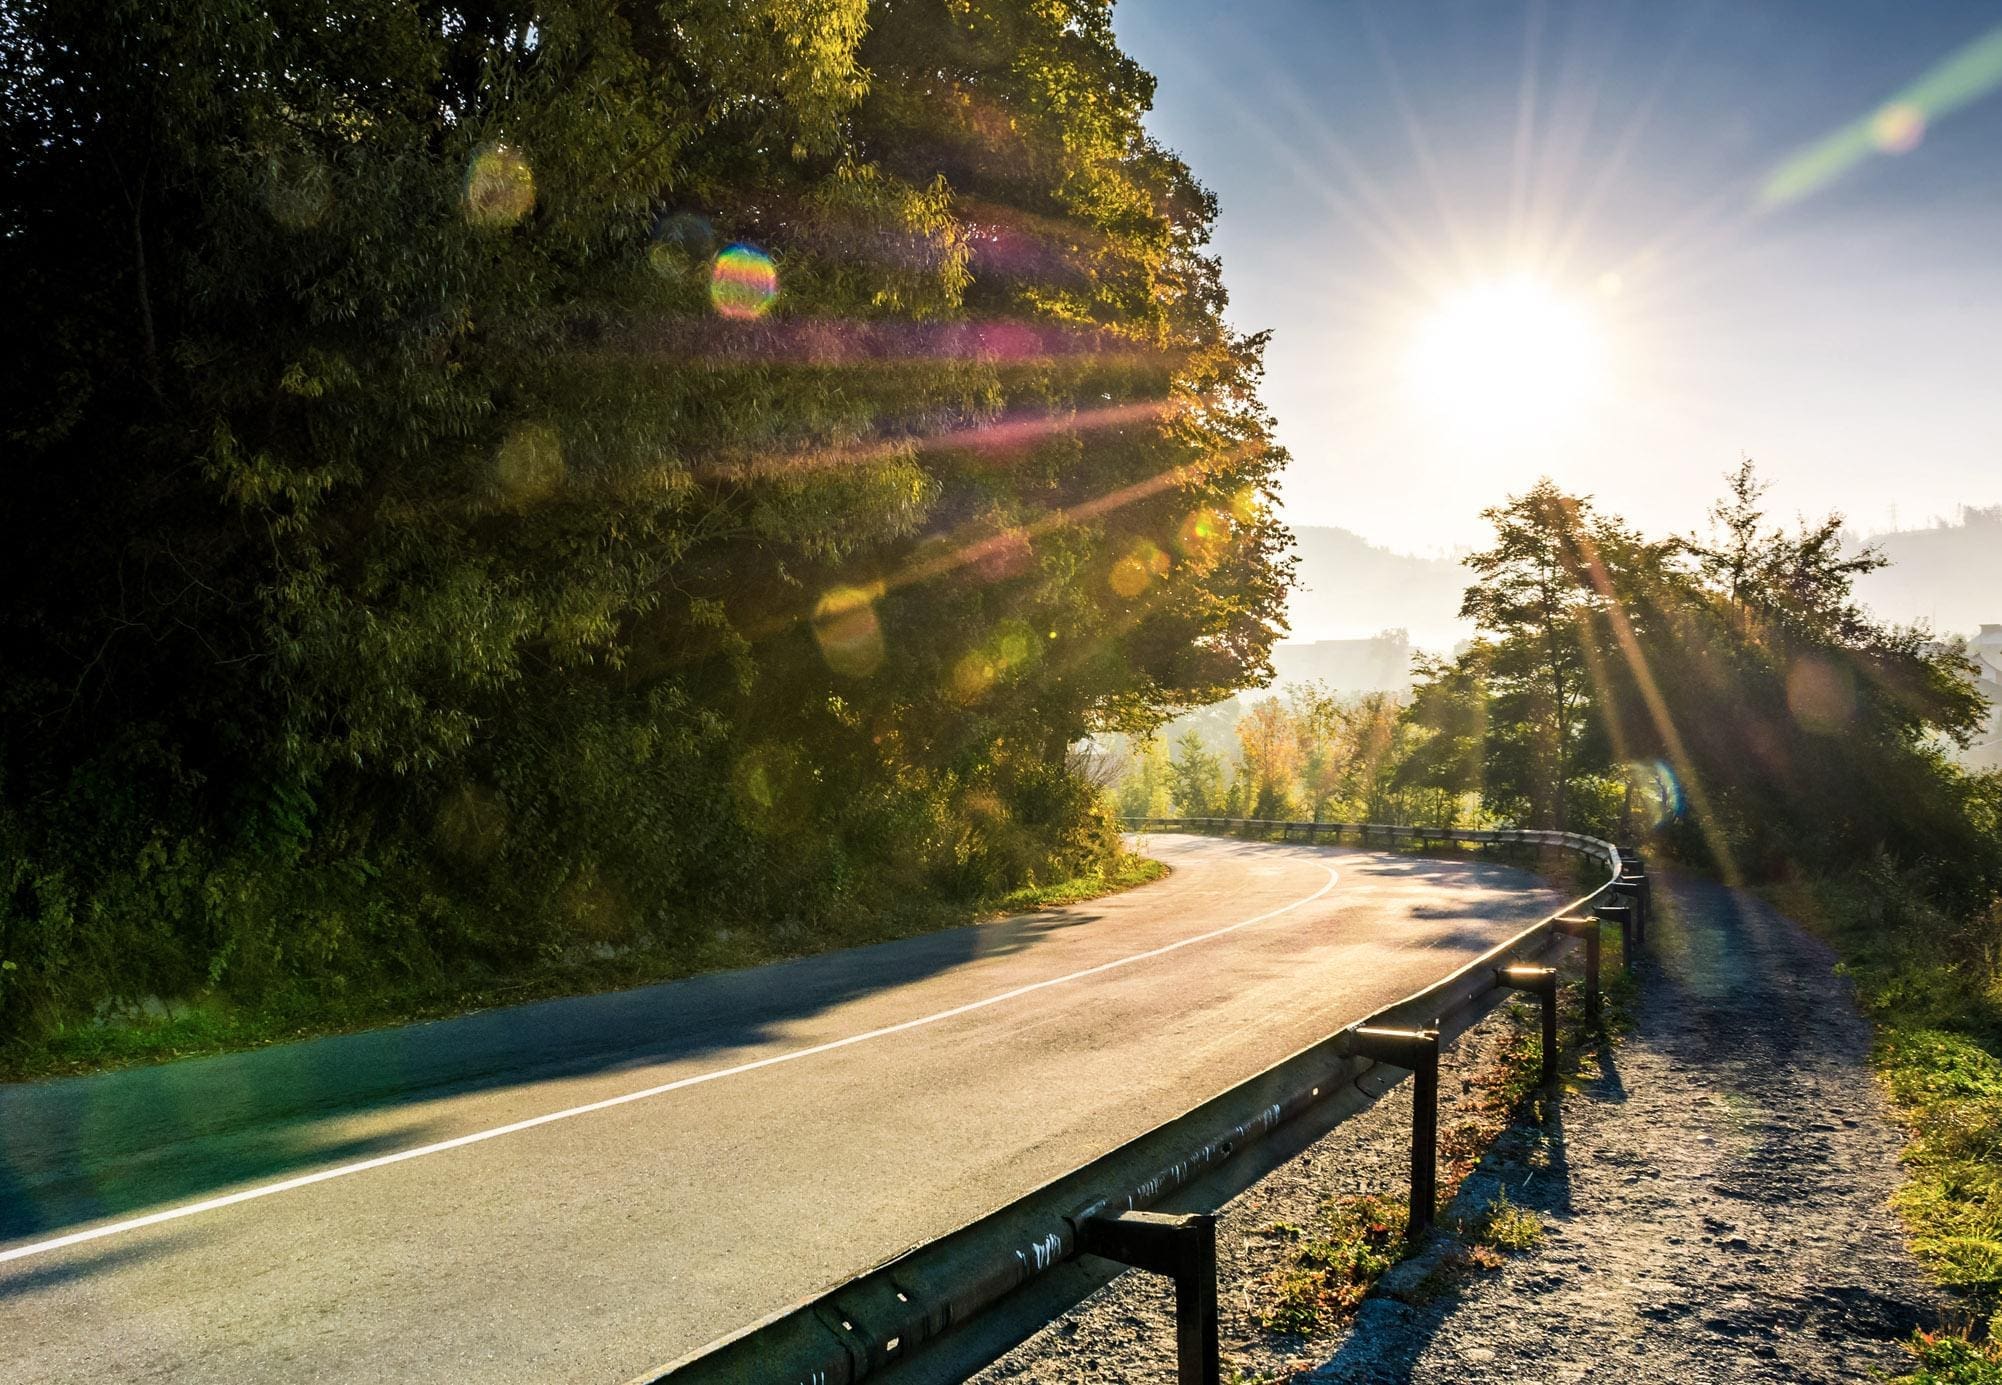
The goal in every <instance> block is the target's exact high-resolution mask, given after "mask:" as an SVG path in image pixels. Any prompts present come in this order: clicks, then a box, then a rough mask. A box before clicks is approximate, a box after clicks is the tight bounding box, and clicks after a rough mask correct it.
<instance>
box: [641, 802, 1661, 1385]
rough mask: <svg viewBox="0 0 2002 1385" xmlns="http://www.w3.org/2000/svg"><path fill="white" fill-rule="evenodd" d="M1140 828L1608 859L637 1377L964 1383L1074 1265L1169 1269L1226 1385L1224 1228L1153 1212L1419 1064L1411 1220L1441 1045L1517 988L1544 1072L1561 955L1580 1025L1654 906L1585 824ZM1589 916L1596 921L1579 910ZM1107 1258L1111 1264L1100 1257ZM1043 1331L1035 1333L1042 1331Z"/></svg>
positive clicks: (1191, 1356) (1191, 821)
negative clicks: (1606, 958) (1361, 1011)
mask: <svg viewBox="0 0 2002 1385" xmlns="http://www.w3.org/2000/svg"><path fill="white" fill-rule="evenodd" d="M1128 822H1129V824H1130V825H1132V826H1134V827H1137V828H1139V829H1142V830H1146V829H1157V830H1182V831H1209V832H1215V831H1230V832H1240V833H1243V832H1254V831H1255V832H1257V833H1259V834H1260V835H1261V836H1264V837H1267V838H1269V837H1271V836H1272V835H1273V834H1274V833H1277V834H1278V836H1279V838H1280V839H1281V840H1305V841H1308V842H1317V841H1325V840H1327V839H1328V838H1330V837H1333V838H1335V839H1337V840H1339V839H1340V838H1341V837H1342V836H1344V835H1355V836H1358V837H1359V838H1360V839H1361V840H1362V841H1364V842H1365V843H1367V842H1369V841H1371V840H1373V839H1379V840H1382V841H1383V842H1385V843H1386V844H1389V845H1396V844H1402V843H1413V844H1419V845H1423V844H1425V843H1429V842H1452V843H1456V844H1461V845H1480V846H1508V845H1516V846H1533V847H1544V848H1556V849H1560V850H1566V851H1573V852H1577V853H1579V854H1581V855H1583V856H1586V857H1588V858H1591V859H1594V860H1599V861H1602V862H1603V863H1604V864H1605V865H1606V867H1607V876H1606V879H1605V881H1604V883H1602V884H1600V885H1598V886H1596V887H1594V888H1593V889H1591V890H1590V891H1588V892H1586V893H1585V894H1583V895H1581V896H1579V897H1578V898H1577V899H1574V900H1573V901H1571V903H1570V904H1568V905H1566V906H1565V907H1564V908H1563V909H1561V910H1559V911H1558V912H1556V913H1554V914H1551V915H1549V916H1548V917H1546V918H1544V919H1541V920H1539V921H1538V922H1536V923H1534V924H1532V925H1530V926H1529V927H1528V928H1525V929H1523V930H1522V931H1521V932H1520V933H1517V934H1516V935H1515V936H1514V937H1512V938H1509V939H1508V940H1507V941H1505V942H1502V943H1500V944H1498V945H1497V946H1495V947H1493V948H1490V949H1489V950H1488V951H1487V952H1484V953H1482V954H1481V955H1480V956H1479V957H1476V958H1475V959H1474V960H1473V961H1471V962H1468V963H1467V964H1466V965H1465V966H1463V967H1461V968H1459V969H1458V970H1457V971H1455V972H1453V973H1452V974H1451V975H1449V976H1446V977H1444V978H1442V979H1441V980H1439V981H1437V982H1435V983H1434V984H1432V985H1430V986H1427V987H1426V988H1425V989H1423V990H1421V991H1419V992H1417V993H1416V994H1414V995H1410V996H1407V997H1405V998H1404V999H1403V1000H1400V1001H1398V1002H1396V1003H1395V1004H1392V1005H1387V1006H1385V1007H1383V1008H1382V1009H1380V1010H1377V1011H1375V1012H1374V1013H1373V1014H1370V1015H1367V1016H1365V1017H1363V1018H1362V1019H1360V1020H1358V1021H1356V1022H1355V1023H1353V1024H1350V1025H1348V1026H1347V1027H1346V1028H1343V1029H1341V1030H1338V1031H1336V1032H1335V1033H1334V1034H1331V1035H1329V1036H1328V1037H1327V1038H1325V1039H1323V1040H1321V1041H1320V1042H1318V1043H1315V1044H1311V1045H1309V1046H1308V1047H1307V1048H1304V1049H1302V1050H1300V1051H1299V1052H1298V1053H1295V1054H1293V1055H1292V1056H1291V1057H1289V1058H1285V1059H1283V1060H1281V1061H1280V1062H1278V1063H1276V1064H1274V1065H1273V1066H1272V1067H1270V1068H1267V1069H1266V1070H1265V1071H1264V1072H1262V1073H1259V1074H1258V1075H1257V1076H1255V1077H1252V1078H1249V1079H1247V1080H1246V1081H1244V1082H1240V1083H1239V1084H1238V1085H1236V1086H1235V1087H1232V1088H1231V1089H1230V1090H1229V1091H1226V1092H1224V1093H1223V1094H1222V1095H1221V1096H1218V1097H1215V1098H1213V1099H1211V1100H1209V1101H1206V1102H1204V1103H1203V1104H1202V1105H1200V1106H1197V1107H1195V1108H1194V1109H1193V1110H1190V1111H1188V1112H1186V1113H1184V1114H1183V1115H1181V1116H1178V1117H1176V1118H1175V1119H1173V1120H1170V1121H1168V1122H1166V1123H1165V1124H1162V1125H1160V1126H1157V1127H1155V1128H1154V1129H1153V1130H1151V1131H1149V1132H1147V1133H1146V1134H1144V1135H1141V1136H1139V1137H1138V1138H1136V1139H1134V1140H1131V1141H1129V1142H1128V1143H1126V1144H1124V1145H1122V1146H1120V1147H1119V1148H1118V1149H1115V1150H1113V1151H1112V1152H1111V1153H1109V1154H1106V1155H1104V1156H1102V1157H1101V1158H1098V1159H1094V1160H1092V1161H1091V1162H1090V1163H1088V1164H1086V1165H1084V1166H1083V1167H1081V1168H1078V1169H1076V1170H1073V1171H1072V1172H1071V1173H1068V1174H1065V1175H1064V1176H1063V1177H1061V1178H1058V1179H1056V1180H1054V1181H1053V1182H1050V1183H1047V1184H1045V1185H1044V1186H1042V1187H1040V1188H1037V1189H1036V1190H1034V1191H1033V1192H1030V1193H1027V1194H1025V1195H1024V1196H1022V1197H1019V1198H1017V1199H1015V1200H1014V1201H1013V1202H1011V1203H1009V1204H1008V1205H1007V1206H1005V1207H1003V1208H1001V1209H999V1210H998V1211H995V1212H993V1213H990V1214H989V1215H987V1216H985V1217H982V1218H980V1219H979V1220H978V1221H975V1222H973V1223H972V1224H970V1225H968V1226H966V1227H963V1228H961V1229H960V1230H958V1231H954V1232H952V1233H950V1234H949V1235H946V1236H942V1237H940V1238H938V1239H936V1240H933V1241H928V1242H926V1243H924V1244H922V1245H918V1246H915V1247H913V1248H911V1249H910V1250H907V1251H905V1252H903V1253H902V1254H901V1255H898V1256H895V1257H893V1258H891V1259H890V1260H888V1261H886V1262H884V1263H883V1264H881V1265H878V1266H877V1267H876V1268H874V1269H872V1270H868V1271H866V1272H865V1273H863V1274H860V1275H857V1276H856V1277H854V1278H853V1279H850V1280H848V1281H847V1282H846V1283H843V1284H840V1285H837V1286H836V1287H834V1288H832V1289H829V1290H827V1291H826V1292H824V1293H821V1294H818V1295H816V1296H814V1297H813V1298H811V1299H808V1300H806V1301H805V1302H802V1303H799V1304H796V1305H794V1306H793V1307H791V1308H788V1309H784V1310H782V1311H780V1312H778V1313H774V1314H772V1315H771V1316H769V1317H767V1318H765V1319H764V1320H762V1321H760V1322H757V1323H754V1324H752V1325H751V1326H749V1327H746V1328H744V1329H743V1330H741V1331H739V1332H736V1333H733V1334H732V1335H730V1336H728V1337H725V1338H723V1339H722V1340H720V1341H717V1342H713V1343H711V1344H710V1345H709V1346H706V1347H703V1348H702V1349H700V1350H699V1351H696V1352H693V1353H691V1354H690V1355H688V1356H685V1357H682V1358H681V1359H679V1360H677V1361H674V1362H672V1363H670V1364H669V1365H666V1366H663V1367H661V1368H659V1369H658V1370H655V1371H650V1372H648V1373H647V1374H646V1375H644V1376H642V1377H640V1380H642V1381H645V1382H649V1385H654V1383H655V1382H674V1385H753V1382H756V1385H774V1383H776V1385H853V1382H857V1381H862V1380H866V1379H879V1380H882V1381H886V1382H897V1383H898V1385H901V1383H902V1382H915V1381H919V1380H926V1381H930V1380H948V1379H957V1378H960V1377H961V1376H963V1375H965V1374H966V1373H968V1372H969V1371H970V1370H971V1369H974V1368H977V1367H978V1366H980V1365H983V1364H985V1363H986V1362H987V1361H989V1360H992V1359H994V1358H996V1357H998V1356H999V1355H1001V1354H1002V1353H1003V1352H1005V1351H1006V1350H1007V1349H1008V1348H1009V1347H1010V1346H1012V1345H1014V1343H1015V1342H1016V1341H1018V1340H1020V1338H1021V1336H1023V1335H1025V1333H1022V1332H1012V1331H1009V1330H1007V1329H1003V1330H1002V1333H1001V1336H999V1337H997V1336H996V1335H995V1333H994V1332H993V1331H991V1330H990V1331H989V1332H987V1333H986V1334H985V1335H983V1334H982V1332H981V1328H982V1326H983V1324H984V1323H988V1322H989V1320H991V1319H993V1318H996V1317H1000V1316H1004V1315H1001V1314H995V1313H993V1312H991V1310H994V1309H996V1308H997V1307H1001V1306H1005V1305H1006V1304H1007V1303H1009V1302H1010V1301H1011V1300H1012V1301H1013V1302H1015V1303H1017V1304H1021V1303H1022V1301H1023V1299H1024V1298H1025V1297H1026V1296H1031V1295H1032V1286H1034V1285H1036V1284H1037V1282H1038V1281H1044V1282H1048V1281H1052V1280H1054V1279H1055V1278H1056V1276H1057V1275H1058V1274H1059V1273H1060V1272H1062V1271H1065V1270H1071V1271H1073V1281H1072V1282H1070V1283H1069V1284H1067V1285H1054V1284H1051V1285H1049V1288H1050V1294H1049V1295H1045V1297H1046V1298H1050V1297H1051V1296H1052V1295H1053V1296H1054V1297H1053V1298H1052V1299H1051V1302H1049V1303H1041V1302H1039V1303H1037V1304H1031V1305H1028V1309H1029V1316H1031V1317H1040V1318H1042V1320H1045V1321H1047V1320H1048V1318H1049V1317H1051V1316H1054V1315H1055V1314H1056V1313H1058V1312H1061V1311H1063V1309H1064V1308H1066V1307H1068V1306H1069V1303H1073V1302H1075V1301H1076V1300H1077V1299H1078V1298H1081V1297H1082V1296H1083V1293H1085V1292H1089V1290H1090V1289H1091V1288H1093V1287H1096V1285H1097V1283H1100V1282H1103V1280H1104V1279H1105V1278H1106V1277H1109V1275H1107V1274H1106V1273H1104V1272H1101V1271H1095V1272H1092V1273H1086V1274H1077V1273H1075V1272H1076V1271H1077V1270H1078V1269H1079V1268H1080V1267H1081V1266H1082V1265H1083V1264H1084V1263H1085V1262H1086V1261H1087V1260H1090V1259H1093V1258H1095V1259H1096V1260H1097V1261H1101V1262H1104V1261H1109V1262H1113V1263H1115V1264H1118V1265H1130V1266H1133V1267H1136V1268H1140V1269H1145V1270H1150V1271H1153V1272H1155V1273H1159V1274H1164V1275H1167V1276H1169V1277H1170V1278H1172V1279H1173V1280H1174V1283H1175V1320H1176V1345H1177V1349H1176V1355H1177V1358H1178V1371H1179V1376H1178V1378H1179V1380H1180V1381H1181V1382H1182V1385H1217V1382H1218V1381H1219V1378H1220V1369H1219V1353H1218V1340H1217V1310H1216V1241H1215V1220H1214V1218H1213V1217H1212V1216H1210V1215H1208V1214H1202V1213H1196V1214H1184V1215H1163V1214H1157V1213H1151V1212H1148V1211H1147V1210H1146V1209H1147V1208H1149V1207H1152V1206H1154V1205H1156V1204H1158V1203H1160V1202H1162V1201H1163V1200H1164V1199H1167V1198H1169V1197H1170V1196H1171V1195H1172V1194H1174V1193H1175V1192H1177V1191H1178V1190H1181V1189H1183V1188H1186V1187H1188V1186H1189V1185H1191V1184H1193V1183H1195V1182H1196V1181H1197V1180H1199V1179H1203V1178H1206V1177H1209V1176H1211V1175H1214V1174H1217V1173H1218V1171H1219V1170H1222V1169H1223V1168H1224V1166H1225V1165H1226V1163H1227V1162H1228V1161H1230V1160H1233V1159H1237V1158H1239V1157H1240V1156H1242V1155H1243V1154H1244V1152H1245V1151H1246V1150H1247V1149H1249V1148H1252V1147H1253V1146H1255V1145H1257V1144H1259V1143H1260V1142H1261V1141H1263V1140H1265V1139H1267V1138H1268V1137H1270V1136H1271V1135H1272V1133H1273V1132H1274V1131H1277V1130H1280V1129H1282V1128H1284V1127H1286V1126H1288V1125H1290V1124H1292V1123H1293V1122H1295V1121H1298V1120H1299V1119H1300V1118H1301V1117H1302V1116H1304V1115H1306V1114H1308V1113H1309V1112H1313V1113H1315V1114H1316V1115H1317V1116H1318V1117H1319V1118H1320V1120H1321V1121H1322V1122H1323V1123H1324V1124H1325V1125H1327V1126H1332V1125H1333V1124H1334V1123H1336V1122H1337V1121H1339V1120H1343V1119H1346V1118H1347V1117H1348V1116H1349V1115H1352V1114H1354V1113H1355V1112H1357V1111H1360V1110H1362V1109H1364V1108H1365V1107H1367V1106H1369V1105H1370V1104H1371V1103H1372V1102H1374V1101H1375V1100H1376V1099H1377V1098H1378V1097H1379V1096H1381V1095H1382V1094H1383V1093H1384V1092H1386V1091H1389V1090H1390V1089H1391V1088H1392V1087H1394V1086H1395V1085H1397V1083H1398V1082H1400V1081H1402V1080H1403V1077H1404V1074H1406V1073H1410V1074H1413V1075H1414V1080H1415V1083H1416V1086H1415V1089H1414V1098H1415V1099H1414V1102H1413V1108H1412V1140H1411V1224H1412V1226H1413V1227H1414V1228H1420V1229H1422V1228H1424V1227H1427V1226H1429V1225H1431V1223H1432V1221H1433V1218H1434V1215H1435V1212H1436V1205H1435V1204H1436V1201H1437V1195H1436V1188H1437V1183H1436V1179H1437V1167H1438V1150H1437V1138H1438V1105H1437V1103H1438V1082H1439V1050H1440V1047H1441V1046H1442V1045H1443V1044H1446V1043H1449V1042H1451V1040H1452V1039H1453V1038H1455V1037H1457V1036H1458V1035H1459V1034H1461V1033H1463V1032H1465V1031H1466V1030H1467V1029H1469V1028H1471V1027H1472V1026H1473V1025H1474V1024H1475V1023H1477V1022H1478V1021H1479V1020H1480V1019H1481V1017H1482V1016H1484V1015H1485V1014H1486V1013H1487V1012H1488V1011H1489V1010H1491V1009H1492V1008H1493V1007H1494V1006H1495V1005H1497V1004H1499V1003H1500V1002H1501V1001H1502V1000H1503V999H1505V998H1506V997H1507V996H1508V995H1509V994H1511V993H1513V992H1516V991H1524V992H1528V993H1531V994H1534V995H1536V996H1537V997H1538V998H1539V999H1540V1001H1541V1008H1542V1019H1543V1026H1542V1027H1543V1073H1542V1076H1543V1080H1544V1081H1545V1083H1546V1084H1554V1081H1555V1077H1556V1072H1557V976H1556V971H1555V969H1554V968H1553V967H1550V966H1547V965H1545V963H1546V962H1548V961H1550V960H1553V959H1554V958H1555V956H1556V954H1557V953H1558V952H1560V951H1561V950H1563V949H1564V948H1565V946H1566V944H1568V943H1569V942H1570V941H1571V940H1572V939H1573V938H1579V939H1582V940H1583V941H1584V944H1585V984H1586V1007H1587V1017H1588V1019H1591V1020H1593V1021H1596V1020H1597V1018H1598V1014H1599V960H1600V936H1601V928H1602V927H1603V926H1604V925H1605V924H1607V923H1612V922H1618V923H1619V925H1620V927H1621V938H1622V942H1623V947H1622V951H1621V955H1622V962H1623V964H1624V965H1627V966H1631V965H1632V961H1633V956H1634V953H1635V950H1636V948H1637V947H1638V946H1639V945H1640V944H1641V943H1643V942H1644V941H1645V937H1646V927H1647V916H1648V910H1649V905H1650V903H1651V900H1650V898H1649V886H1648V882H1647V878H1646V875H1645V873H1644V872H1643V870H1642V869H1641V867H1640V857H1639V853H1638V851H1636V850H1635V849H1634V848H1631V847H1626V846H1615V845H1614V844H1613V843H1611V842H1606V841H1601V840H1599V839H1598V838H1596V837H1586V836H1581V835H1579V834H1577V833H1575V832H1540V831H1533V830H1524V829H1504V830H1498V831H1474V830H1469V829H1463V828H1425V827H1392V826H1384V825H1380V824H1374V823H1301V822H1261V821H1258V820H1255V819H1251V820H1247V819H1242V818H1140V819H1129V820H1128ZM1586 910H1591V911H1592V913H1591V914H1587V913H1585V912H1584V911H1586ZM1105 1268H1107V1269H1109V1268H1110V1267H1109V1266H1107V1267H1105ZM1030 1330H1033V1328H1031V1329H1030Z"/></svg>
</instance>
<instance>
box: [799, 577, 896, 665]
mask: <svg viewBox="0 0 2002 1385" xmlns="http://www.w3.org/2000/svg"><path fill="white" fill-rule="evenodd" d="M881 591H882V589H881V588H880V587H876V588H869V587H836V588H834V589H833V590H832V591H829V592H828V593H827V594H826V595H824V596H822V597H821V598H820V601H819V604H817V605H816V606H815V607H814V608H813V638H814V641H815V642H816V643H817V644H819V645H820V653H821V657H823V658H825V659H826V660H827V666H828V667H829V668H831V669H833V670H834V671H835V672H836V673H839V674H843V675H845V676H847V677H849V678H866V677H868V676H869V675H870V674H872V673H874V672H875V671H876V670H877V669H879V668H881V667H882V666H883V626H882V622H880V621H879V620H877V619H876V597H877V596H878V595H880V594H881Z"/></svg>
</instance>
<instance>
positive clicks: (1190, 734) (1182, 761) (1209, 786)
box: [1168, 731, 1224, 818]
mask: <svg viewBox="0 0 2002 1385" xmlns="http://www.w3.org/2000/svg"><path fill="white" fill-rule="evenodd" d="M1168 794H1169V797H1170V798H1171V799H1172V800H1173V801H1174V805H1175V812H1176V813H1177V814H1178V815H1179V816H1182V817H1191V818H1207V817H1217V816H1220V815H1221V814H1222V811H1223V799H1224V764H1223V757H1222V756H1221V755H1217V754H1214V753H1212V752H1211V751H1210V750H1208V749H1207V748H1205V747H1204V745H1203V739H1202V737H1201V736H1200V735H1198V734H1197V733H1196V732H1194V731H1186V732H1184V733H1183V734H1182V736H1181V737H1180V738H1179V739H1178V740H1177V741H1176V742H1175V752H1174V759H1173V761H1172V762H1171V763H1170V764H1169V766H1168Z"/></svg>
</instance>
